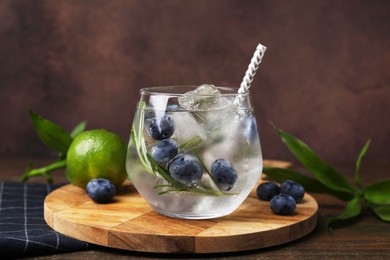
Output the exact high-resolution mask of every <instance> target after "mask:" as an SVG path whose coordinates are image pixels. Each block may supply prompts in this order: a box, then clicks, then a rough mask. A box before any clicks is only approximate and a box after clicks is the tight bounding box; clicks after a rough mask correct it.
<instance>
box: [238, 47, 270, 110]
mask: <svg viewBox="0 0 390 260" xmlns="http://www.w3.org/2000/svg"><path fill="white" fill-rule="evenodd" d="M266 49H267V47H265V46H264V45H261V44H260V43H259V45H257V48H256V51H255V53H253V57H252V59H251V63H250V64H249V66H248V69H247V70H246V72H245V76H244V78H243V79H242V82H241V85H240V88H239V89H238V95H237V97H236V98H235V99H234V101H233V103H234V105H236V106H240V105H241V104H242V102H243V101H244V95H242V94H246V93H248V91H249V88H250V87H251V84H252V81H253V78H254V77H255V75H256V71H257V69H258V68H259V65H260V63H261V60H262V59H263V56H264V53H265V50H266Z"/></svg>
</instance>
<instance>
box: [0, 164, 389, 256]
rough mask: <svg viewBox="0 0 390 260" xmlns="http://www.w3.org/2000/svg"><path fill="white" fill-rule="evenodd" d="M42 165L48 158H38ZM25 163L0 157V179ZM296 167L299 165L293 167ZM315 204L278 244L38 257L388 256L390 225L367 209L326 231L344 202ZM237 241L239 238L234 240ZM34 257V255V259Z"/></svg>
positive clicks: (374, 167)
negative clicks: (309, 222)
mask: <svg viewBox="0 0 390 260" xmlns="http://www.w3.org/2000/svg"><path fill="white" fill-rule="evenodd" d="M38 162H39V164H37V165H42V164H44V163H46V162H48V160H39V161H38ZM26 164H27V159H17V158H0V179H1V180H14V181H17V180H18V178H19V176H20V175H21V173H22V172H23V170H24V169H25V167H26ZM335 165H336V166H335V168H336V169H337V170H339V171H341V172H342V173H343V174H345V175H347V176H349V177H352V176H353V172H354V163H353V162H349V163H337V164H335ZM362 166H363V167H362V181H363V182H364V183H367V184H368V183H372V182H374V181H378V180H382V179H385V178H386V179H390V161H382V162H365V161H363V165H362ZM293 167H294V168H296V169H300V167H299V166H293ZM43 181H44V180H43V179H40V178H36V179H32V180H31V182H43ZM55 181H56V182H64V181H66V179H65V178H64V174H63V172H61V171H59V172H58V173H56V176H55ZM313 195H314V197H315V198H316V199H317V202H318V203H319V208H320V209H319V212H320V214H319V222H318V225H317V227H316V228H315V230H314V231H313V232H312V233H311V234H309V235H308V236H306V237H304V238H302V239H299V240H296V241H294V242H291V243H288V244H284V245H281V246H276V247H271V248H266V249H261V250H254V251H247V252H238V253H230V254H207V255H200V254H198V255H161V254H159V255H157V254H145V253H139V252H131V251H123V250H115V249H110V248H105V247H98V248H94V249H93V250H89V251H83V252H75V253H68V254H61V255H49V256H42V257H38V259H63V258H68V259H70V258H72V259H110V258H114V257H115V259H122V258H126V259H165V258H166V259H178V258H188V259H197V258H214V259H215V258H218V259H228V258H229V259H260V258H261V259H388V258H389V256H390V246H389V245H390V224H389V223H385V222H382V221H381V220H379V219H378V218H377V217H376V216H375V215H373V214H372V213H371V212H370V211H368V210H364V212H363V215H362V217H361V218H359V219H357V220H354V221H351V222H350V225H348V226H345V227H342V228H339V229H336V230H334V231H332V232H329V231H327V230H326V228H325V226H324V221H325V217H326V216H333V215H336V214H337V213H339V212H340V211H341V210H342V209H343V206H344V203H342V202H339V201H338V200H335V199H333V198H331V197H329V196H324V195H315V194H313ZM237 243H239V241H237ZM35 259H36V258H35Z"/></svg>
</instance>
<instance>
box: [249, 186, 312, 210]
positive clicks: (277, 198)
mask: <svg viewBox="0 0 390 260" xmlns="http://www.w3.org/2000/svg"><path fill="white" fill-rule="evenodd" d="M256 193H257V197H258V198H259V199H260V200H266V201H270V207H271V210H272V212H274V213H275V214H277V215H292V214H293V213H294V211H295V208H296V204H297V203H298V202H300V201H302V199H303V196H304V195H305V189H304V188H303V186H302V185H301V184H299V183H296V182H294V181H291V180H286V181H284V182H283V183H282V184H281V186H280V187H279V186H278V185H277V184H276V183H275V182H265V183H261V184H260V185H259V186H258V187H257V190H256Z"/></svg>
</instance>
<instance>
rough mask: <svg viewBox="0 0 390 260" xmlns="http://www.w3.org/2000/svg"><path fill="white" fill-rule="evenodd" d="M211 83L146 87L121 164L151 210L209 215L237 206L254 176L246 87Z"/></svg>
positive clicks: (256, 151)
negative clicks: (239, 90) (243, 89)
mask: <svg viewBox="0 0 390 260" xmlns="http://www.w3.org/2000/svg"><path fill="white" fill-rule="evenodd" d="M237 95H238V94H237V89H235V88H227V87H214V86H213V85H201V86H199V87H196V86H167V87H151V88H144V89H141V91H140V100H139V102H138V105H137V110H136V114H135V116H134V120H133V126H132V131H131V137H130V141H129V146H128V154H127V162H126V168H127V172H128V175H129V178H130V179H131V181H132V182H133V184H134V186H135V188H136V189H137V191H138V192H139V193H140V194H141V196H142V197H143V198H144V199H145V200H146V201H147V202H148V203H149V204H150V205H151V207H152V208H153V209H154V210H156V211H157V212H159V213H161V214H163V215H166V216H170V217H175V218H184V219H208V218H216V217H221V216H225V215H228V214H230V213H232V212H233V211H234V210H236V209H237V208H238V207H239V206H240V205H241V203H242V202H243V201H244V200H245V198H246V197H247V196H248V195H249V193H250V191H251V190H252V189H253V188H254V186H255V185H256V183H257V182H258V180H259V178H260V175H261V172H262V154H261V148H260V140H259V135H258V130H257V125H256V118H255V115H254V110H253V107H252V104H251V98H250V94H249V93H246V94H242V95H243V101H242V102H240V104H239V105H235V104H234V102H233V101H234V100H235V98H236V96H237Z"/></svg>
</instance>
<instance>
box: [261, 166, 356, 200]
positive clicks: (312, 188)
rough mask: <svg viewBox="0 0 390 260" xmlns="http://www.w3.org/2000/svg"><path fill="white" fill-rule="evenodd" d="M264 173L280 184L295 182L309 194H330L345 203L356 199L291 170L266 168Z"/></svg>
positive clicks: (349, 194)
mask: <svg viewBox="0 0 390 260" xmlns="http://www.w3.org/2000/svg"><path fill="white" fill-rule="evenodd" d="M263 172H264V173H265V174H266V175H267V177H268V178H270V179H271V180H273V181H276V182H279V183H282V182H284V181H286V180H292V181H295V182H297V183H299V184H301V185H302V186H303V187H304V188H305V191H307V192H313V193H324V194H329V195H332V196H334V197H336V198H338V199H340V200H343V201H350V200H351V199H352V198H353V197H354V196H353V195H352V194H351V193H348V192H343V191H338V190H333V189H330V188H328V187H327V186H325V185H324V184H322V183H321V182H319V181H317V180H316V179H313V178H310V177H307V176H305V175H302V174H300V173H298V172H295V171H293V170H290V169H285V168H276V167H264V169H263Z"/></svg>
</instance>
